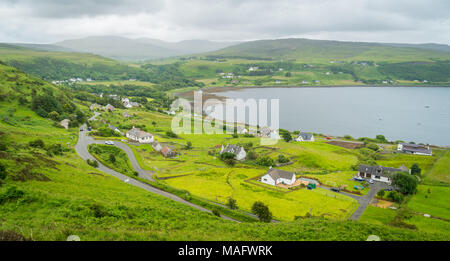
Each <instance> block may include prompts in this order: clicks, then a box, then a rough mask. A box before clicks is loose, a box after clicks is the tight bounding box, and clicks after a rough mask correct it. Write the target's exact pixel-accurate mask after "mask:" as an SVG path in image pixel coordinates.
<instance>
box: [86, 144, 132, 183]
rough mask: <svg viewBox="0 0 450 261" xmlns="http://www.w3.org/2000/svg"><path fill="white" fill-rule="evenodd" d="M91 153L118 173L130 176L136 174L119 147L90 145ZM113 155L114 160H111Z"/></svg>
mask: <svg viewBox="0 0 450 261" xmlns="http://www.w3.org/2000/svg"><path fill="white" fill-rule="evenodd" d="M89 153H91V154H92V155H93V156H94V157H95V158H96V159H98V160H99V161H100V162H102V163H103V164H105V165H106V166H108V167H110V168H111V169H113V170H115V171H117V172H120V173H123V174H125V175H130V176H132V175H133V174H134V170H133V167H131V163H130V161H129V159H128V156H127V154H125V152H124V151H123V150H121V149H119V148H117V147H114V146H110V145H102V144H91V145H89ZM111 155H113V159H111Z"/></svg>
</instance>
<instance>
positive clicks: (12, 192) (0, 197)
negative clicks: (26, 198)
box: [0, 187, 25, 204]
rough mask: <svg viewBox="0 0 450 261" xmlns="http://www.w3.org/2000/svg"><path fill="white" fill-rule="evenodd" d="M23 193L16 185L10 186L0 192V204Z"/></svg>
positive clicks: (19, 196)
mask: <svg viewBox="0 0 450 261" xmlns="http://www.w3.org/2000/svg"><path fill="white" fill-rule="evenodd" d="M23 195H25V193H24V192H23V191H22V190H19V189H17V188H16V187H10V188H8V190H6V192H4V193H2V194H0V204H3V203H5V202H7V201H12V200H16V199H19V198H21V197H23Z"/></svg>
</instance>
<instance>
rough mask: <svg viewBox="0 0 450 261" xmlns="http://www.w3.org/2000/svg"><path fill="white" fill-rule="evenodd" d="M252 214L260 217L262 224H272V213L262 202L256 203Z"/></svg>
mask: <svg viewBox="0 0 450 261" xmlns="http://www.w3.org/2000/svg"><path fill="white" fill-rule="evenodd" d="M252 213H253V214H255V215H256V216H258V218H259V220H260V221H261V222H267V223H268V222H270V221H272V212H270V210H269V207H268V206H266V205H264V203H262V202H260V201H256V202H255V203H253V206H252Z"/></svg>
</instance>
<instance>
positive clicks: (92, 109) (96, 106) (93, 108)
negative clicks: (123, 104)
mask: <svg viewBox="0 0 450 261" xmlns="http://www.w3.org/2000/svg"><path fill="white" fill-rule="evenodd" d="M100 107H101V106H100V105H99V104H97V103H93V104H91V106H90V107H89V109H90V110H91V111H94V110H97V109H99V108H100Z"/></svg>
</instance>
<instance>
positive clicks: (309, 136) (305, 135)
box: [298, 132, 313, 140]
mask: <svg viewBox="0 0 450 261" xmlns="http://www.w3.org/2000/svg"><path fill="white" fill-rule="evenodd" d="M298 137H302V139H303V140H312V137H313V134H312V133H306V132H300V133H299V134H298Z"/></svg>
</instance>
